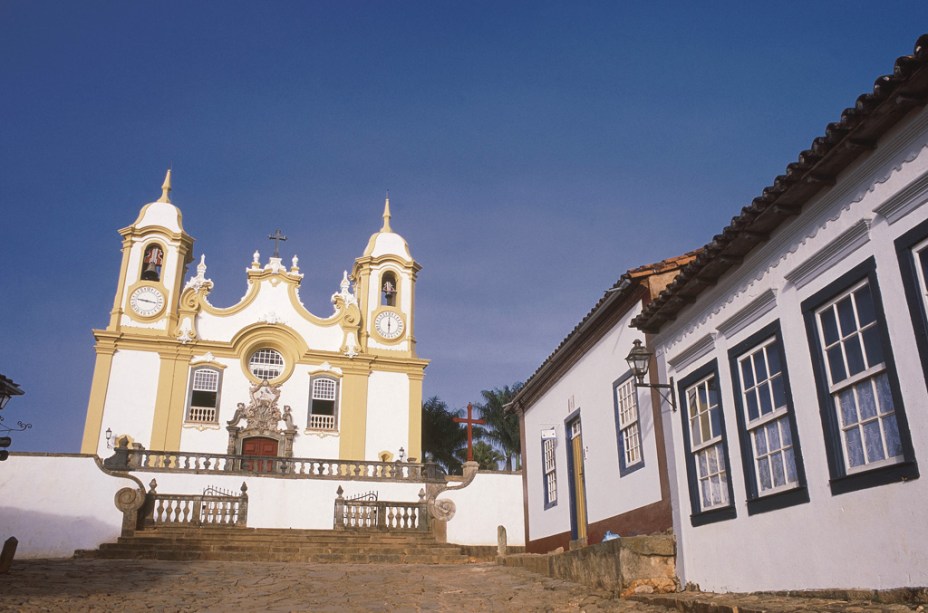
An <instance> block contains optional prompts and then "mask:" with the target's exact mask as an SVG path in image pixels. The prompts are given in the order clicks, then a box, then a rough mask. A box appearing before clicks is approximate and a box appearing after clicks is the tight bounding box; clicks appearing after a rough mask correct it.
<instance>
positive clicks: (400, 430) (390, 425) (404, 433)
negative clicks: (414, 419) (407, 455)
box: [364, 371, 421, 460]
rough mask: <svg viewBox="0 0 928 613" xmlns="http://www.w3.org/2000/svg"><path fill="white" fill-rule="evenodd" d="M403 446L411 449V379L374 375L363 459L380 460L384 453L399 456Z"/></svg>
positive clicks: (386, 373)
mask: <svg viewBox="0 0 928 613" xmlns="http://www.w3.org/2000/svg"><path fill="white" fill-rule="evenodd" d="M400 447H402V448H404V449H406V450H407V451H408V450H409V376H408V375H406V374H404V373H395V372H378V371H375V372H372V373H371V375H370V379H369V381H368V387H367V433H366V439H365V443H364V457H365V458H367V459H369V460H376V459H379V457H380V456H379V455H378V454H379V453H380V452H381V451H389V452H391V453H393V454H394V455H397V454H398V453H399V448H400ZM420 459H421V458H420Z"/></svg>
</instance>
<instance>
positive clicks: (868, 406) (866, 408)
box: [855, 379, 876, 421]
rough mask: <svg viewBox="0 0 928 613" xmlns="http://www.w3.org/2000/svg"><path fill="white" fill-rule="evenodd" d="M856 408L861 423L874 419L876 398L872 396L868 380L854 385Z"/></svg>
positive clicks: (871, 388)
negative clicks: (858, 409) (858, 411)
mask: <svg viewBox="0 0 928 613" xmlns="http://www.w3.org/2000/svg"><path fill="white" fill-rule="evenodd" d="M855 388H856V389H857V406H858V407H859V408H860V419H861V421H864V420H867V419H871V418H873V417H876V398H875V397H874V396H873V386H872V385H871V383H870V379H867V380H866V381H863V382H861V383H860V384H858V385H856V386H855Z"/></svg>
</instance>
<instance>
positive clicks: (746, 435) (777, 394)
mask: <svg viewBox="0 0 928 613" xmlns="http://www.w3.org/2000/svg"><path fill="white" fill-rule="evenodd" d="M729 356H730V358H731V368H732V382H733V384H734V387H735V394H734V398H735V405H736V417H737V421H738V429H739V434H740V436H741V456H742V462H743V467H744V477H745V487H746V489H747V498H748V513H749V514H753V513H759V512H763V511H770V510H774V509H779V508H783V507H786V506H789V505H792V504H798V503H800V502H808V501H809V497H808V492H807V491H806V490H805V489H804V488H805V477H804V474H803V469H802V459H801V453H800V448H799V439H798V437H797V435H796V424H795V417H794V415H793V409H792V400H791V395H790V392H789V379H788V375H787V369H786V361H785V358H784V352H783V343H782V341H781V340H780V326H779V322H774V323H773V324H770V325H768V326H766V327H764V328H763V329H761V330H760V331H758V332H757V333H755V334H753V335H752V336H751V337H750V338H748V339H747V340H745V341H743V342H741V343H739V344H738V345H736V346H735V347H734V348H732V350H731V351H730V352H729ZM763 498H766V500H761V499H763Z"/></svg>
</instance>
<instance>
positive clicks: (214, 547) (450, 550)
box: [100, 541, 462, 555]
mask: <svg viewBox="0 0 928 613" xmlns="http://www.w3.org/2000/svg"><path fill="white" fill-rule="evenodd" d="M100 550H101V551H129V550H132V551H143V550H144V551H180V550H183V551H199V552H232V553H249V552H259V553H260V552H262V551H269V552H271V553H293V554H303V553H307V554H315V553H346V554H355V553H385V554H387V553H388V554H403V555H408V554H428V555H445V554H451V555H462V554H461V551H460V549H459V548H457V547H455V546H453V545H452V546H441V545H435V546H431V547H376V548H371V547H318V546H315V545H293V544H278V545H270V546H266V545H262V546H260V547H257V546H253V545H242V544H236V543H183V544H176V543H144V544H143V543H136V542H131V541H123V542H119V543H104V544H103V545H100Z"/></svg>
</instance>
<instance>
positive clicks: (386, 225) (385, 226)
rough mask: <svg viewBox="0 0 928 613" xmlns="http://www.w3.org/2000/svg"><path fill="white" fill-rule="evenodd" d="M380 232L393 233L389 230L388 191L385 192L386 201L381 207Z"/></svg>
mask: <svg viewBox="0 0 928 613" xmlns="http://www.w3.org/2000/svg"><path fill="white" fill-rule="evenodd" d="M380 231H381V232H393V229H392V228H390V190H387V201H386V202H384V205H383V227H382V228H380Z"/></svg>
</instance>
